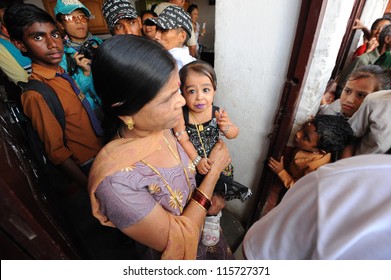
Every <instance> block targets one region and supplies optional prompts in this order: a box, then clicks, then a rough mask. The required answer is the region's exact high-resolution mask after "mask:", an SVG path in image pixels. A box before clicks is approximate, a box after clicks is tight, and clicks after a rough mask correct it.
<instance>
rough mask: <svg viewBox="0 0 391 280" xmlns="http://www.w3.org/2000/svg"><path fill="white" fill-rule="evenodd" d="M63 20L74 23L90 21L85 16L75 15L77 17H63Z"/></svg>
mask: <svg viewBox="0 0 391 280" xmlns="http://www.w3.org/2000/svg"><path fill="white" fill-rule="evenodd" d="M64 20H65V21H66V22H75V21H77V20H79V21H80V22H88V21H89V20H90V19H89V17H87V16H86V15H77V16H73V15H65V16H64Z"/></svg>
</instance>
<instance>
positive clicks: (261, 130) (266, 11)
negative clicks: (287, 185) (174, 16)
mask: <svg viewBox="0 0 391 280" xmlns="http://www.w3.org/2000/svg"><path fill="white" fill-rule="evenodd" d="M300 5H301V1H300V0H290V1H286V0H275V1H273V2H272V3H271V2H268V4H267V5H266V4H265V3H264V1H253V0H242V1H240V2H239V1H235V0H224V1H216V31H217V32H216V42H215V69H216V72H217V78H218V85H217V87H218V89H217V94H216V97H215V104H217V105H219V106H221V107H224V108H225V109H226V110H227V112H228V113H229V115H230V117H231V119H232V121H233V122H234V123H235V124H237V125H238V126H239V128H240V134H239V136H238V137H237V138H236V139H233V140H229V141H227V142H228V146H229V149H230V152H231V156H232V163H233V165H234V166H235V179H236V180H237V181H239V182H241V183H242V184H244V185H247V186H249V187H251V188H253V189H254V190H255V188H256V187H258V184H259V180H260V176H261V170H262V168H263V162H264V160H265V157H266V153H267V149H268V147H269V141H268V140H267V136H268V134H269V133H270V132H271V130H272V123H273V119H274V116H275V114H276V108H277V107H278V105H279V103H280V98H281V93H282V89H283V85H284V81H285V76H286V72H287V68H288V63H289V59H290V54H291V49H292V46H293V40H294V38H295V33H296V26H297V21H298V16H299V11H300ZM252 202H253V201H251V200H250V201H249V202H246V203H245V205H243V203H241V202H240V201H236V200H234V201H231V202H229V203H228V206H227V207H228V209H230V210H232V212H234V213H236V215H237V216H239V217H241V218H242V219H244V220H245V219H246V217H244V215H245V210H246V207H249V206H251V203H252Z"/></svg>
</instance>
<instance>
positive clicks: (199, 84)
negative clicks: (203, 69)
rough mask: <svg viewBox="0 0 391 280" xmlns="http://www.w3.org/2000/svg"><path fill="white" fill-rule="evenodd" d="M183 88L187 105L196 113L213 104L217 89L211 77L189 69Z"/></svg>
mask: <svg viewBox="0 0 391 280" xmlns="http://www.w3.org/2000/svg"><path fill="white" fill-rule="evenodd" d="M182 88H183V91H184V92H183V96H184V97H185V99H186V105H187V107H189V109H190V110H191V111H193V112H195V113H202V112H204V111H206V110H208V109H210V108H211V107H212V105H213V98H214V96H215V93H216V92H215V90H214V88H213V84H212V82H211V80H210V79H209V77H207V76H206V75H203V74H200V73H196V72H194V71H189V73H188V75H187V78H186V81H185V83H184V85H183V86H182Z"/></svg>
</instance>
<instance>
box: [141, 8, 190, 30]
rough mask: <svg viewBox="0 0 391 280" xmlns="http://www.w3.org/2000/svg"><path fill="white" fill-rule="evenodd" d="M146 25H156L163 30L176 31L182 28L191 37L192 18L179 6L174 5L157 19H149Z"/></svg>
mask: <svg viewBox="0 0 391 280" xmlns="http://www.w3.org/2000/svg"><path fill="white" fill-rule="evenodd" d="M145 24H146V25H156V26H157V27H159V28H161V29H163V30H169V29H176V28H180V27H182V28H183V29H185V30H186V32H187V34H189V37H191V30H192V27H191V17H190V15H189V14H188V13H187V12H185V10H184V9H183V8H181V7H179V6H176V5H172V6H168V7H167V8H165V9H164V10H163V11H162V12H161V13H160V15H159V17H157V18H149V19H147V20H146V21H145Z"/></svg>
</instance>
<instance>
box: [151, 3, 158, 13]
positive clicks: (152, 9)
mask: <svg viewBox="0 0 391 280" xmlns="http://www.w3.org/2000/svg"><path fill="white" fill-rule="evenodd" d="M156 6H157V4H152V6H151V11H153V12H155V9H156Z"/></svg>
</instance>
